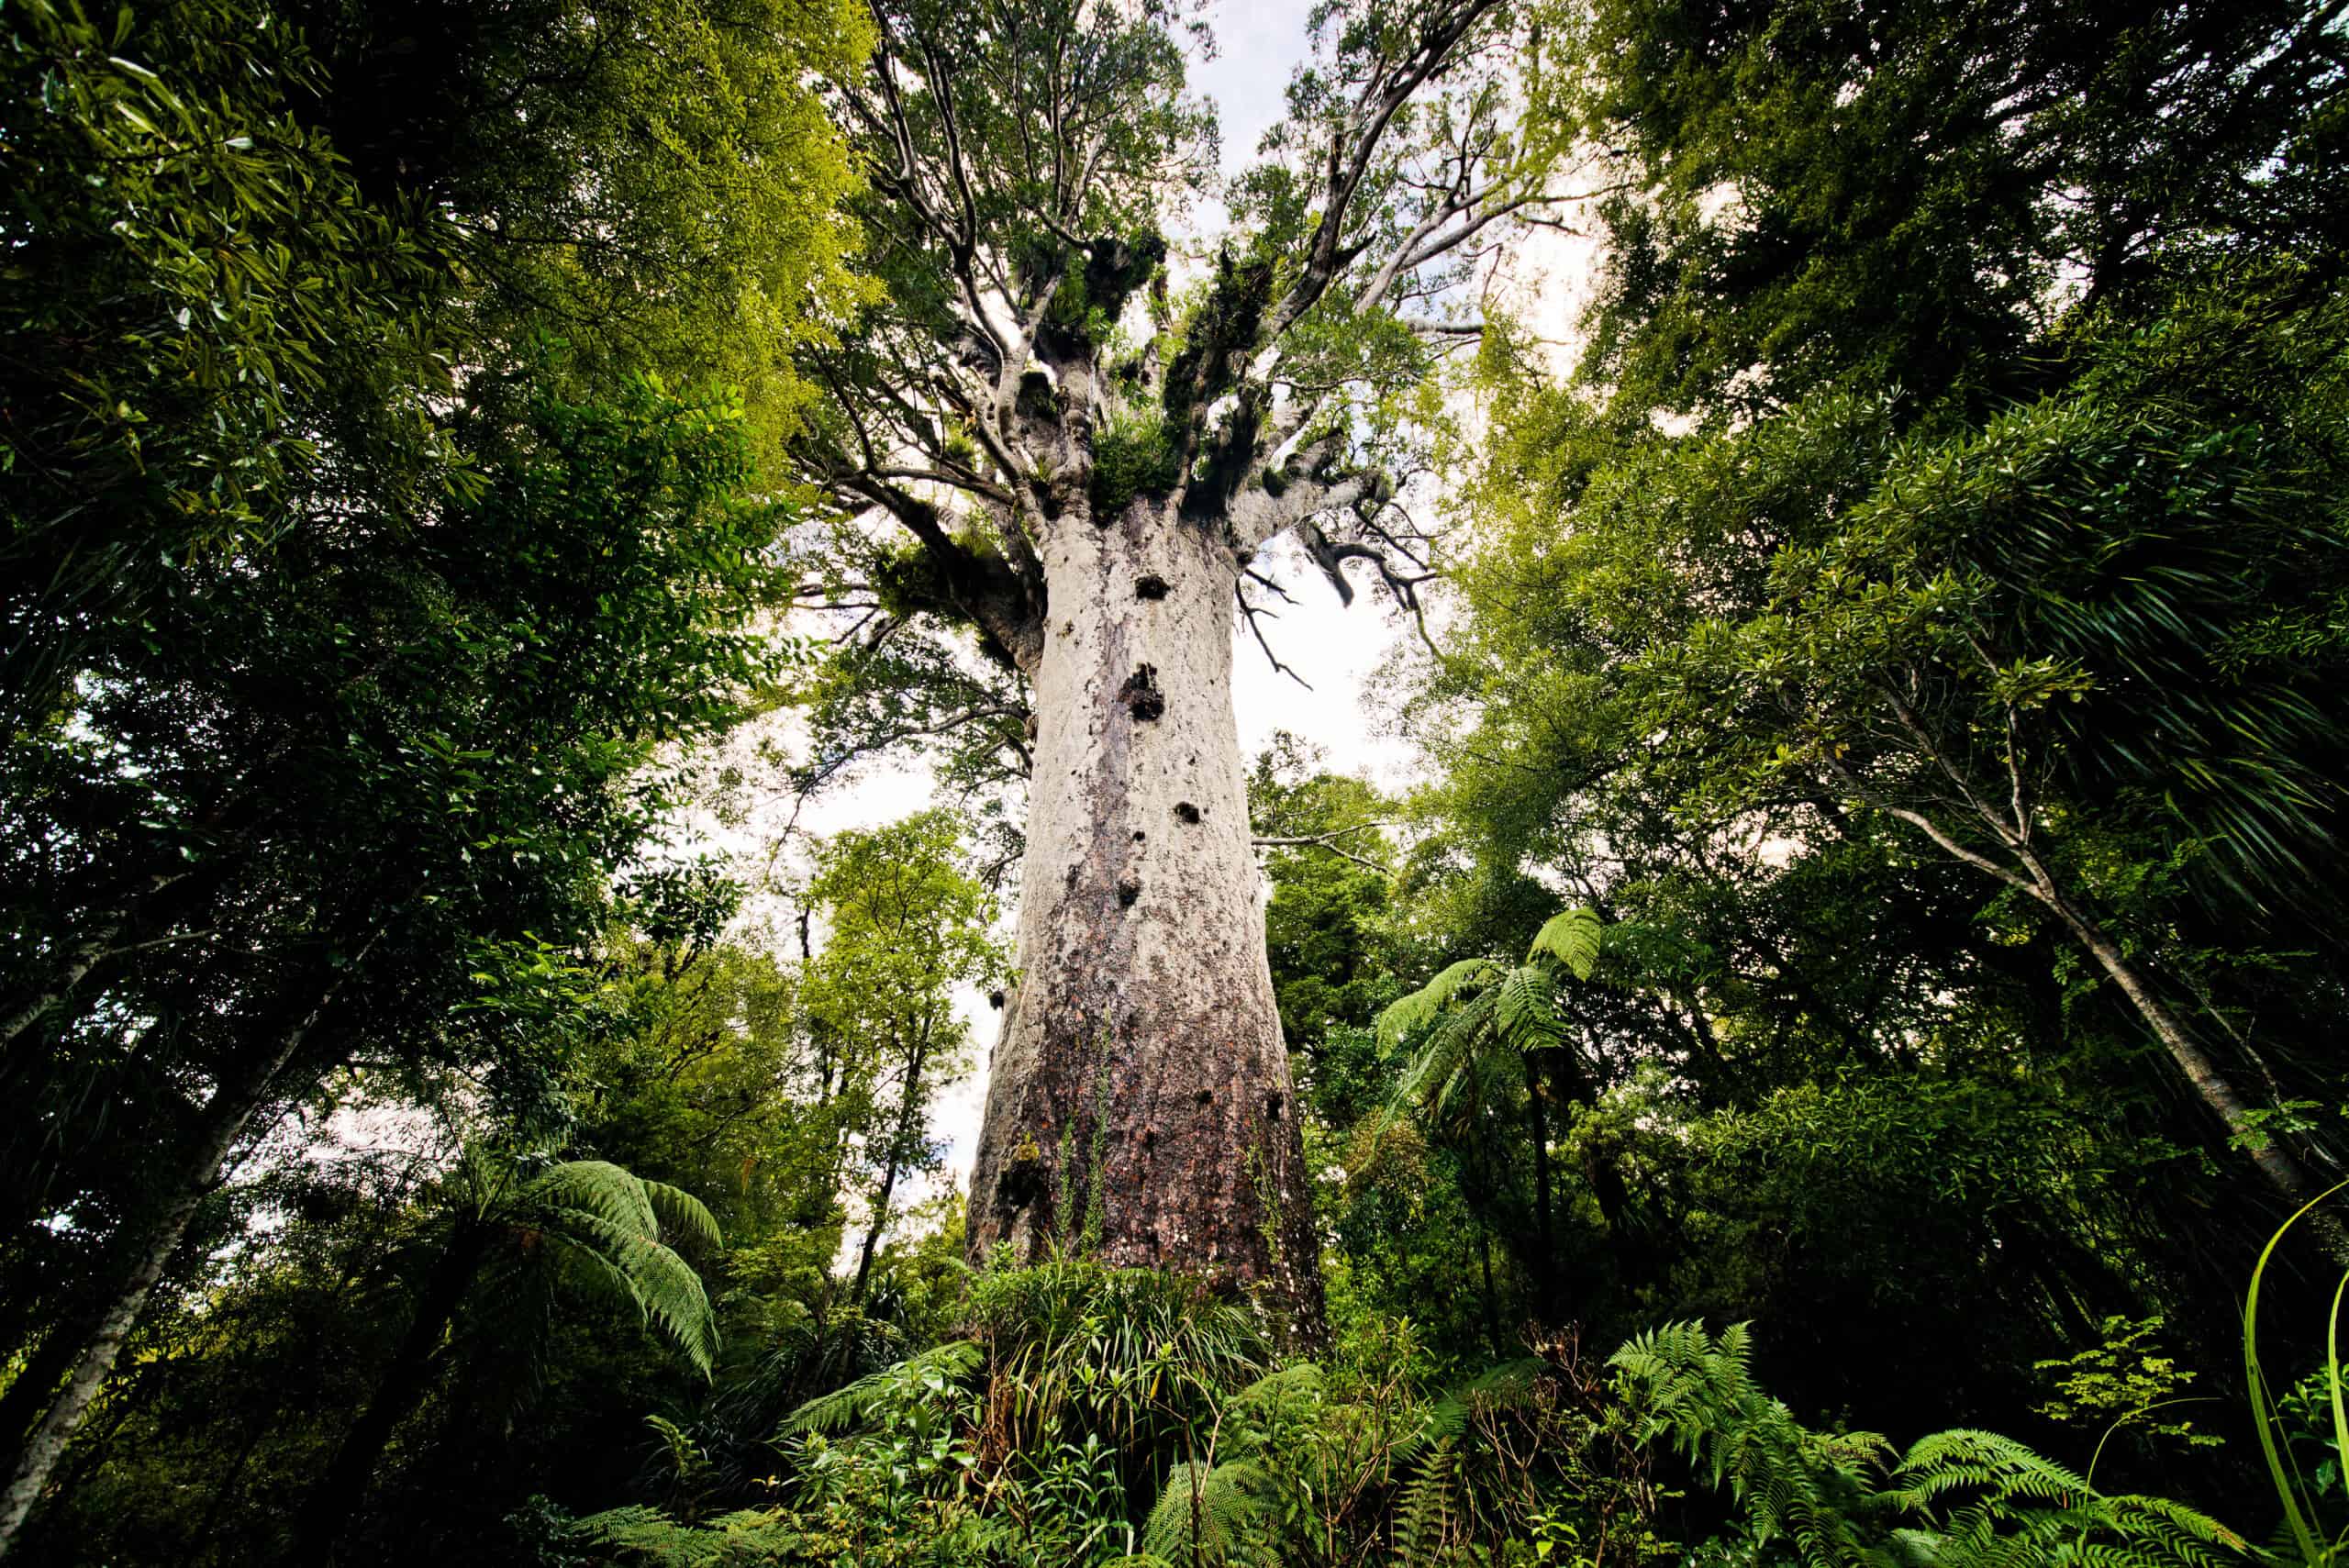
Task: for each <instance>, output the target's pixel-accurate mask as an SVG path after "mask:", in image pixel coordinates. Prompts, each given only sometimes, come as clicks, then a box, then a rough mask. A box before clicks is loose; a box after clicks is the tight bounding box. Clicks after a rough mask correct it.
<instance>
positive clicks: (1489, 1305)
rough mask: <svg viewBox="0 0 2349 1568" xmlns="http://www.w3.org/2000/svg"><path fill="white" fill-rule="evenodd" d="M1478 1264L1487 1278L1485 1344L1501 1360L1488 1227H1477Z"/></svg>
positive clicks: (1498, 1311)
mask: <svg viewBox="0 0 2349 1568" xmlns="http://www.w3.org/2000/svg"><path fill="white" fill-rule="evenodd" d="M1476 1262H1477V1266H1478V1267H1479V1268H1480V1269H1482V1270H1483V1272H1484V1276H1485V1343H1486V1344H1487V1345H1489V1346H1490V1347H1491V1348H1492V1352H1493V1359H1494V1360H1495V1361H1498V1360H1500V1359H1501V1303H1500V1297H1499V1296H1496V1295H1494V1294H1493V1232H1492V1228H1491V1227H1490V1226H1486V1225H1482V1224H1480V1225H1478V1226H1477V1227H1476Z"/></svg>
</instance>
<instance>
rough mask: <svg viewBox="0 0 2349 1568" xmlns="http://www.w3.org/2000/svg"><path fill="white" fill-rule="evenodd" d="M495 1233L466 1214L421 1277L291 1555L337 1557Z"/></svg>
mask: <svg viewBox="0 0 2349 1568" xmlns="http://www.w3.org/2000/svg"><path fill="white" fill-rule="evenodd" d="M494 1233H495V1232H494V1230H493V1229H492V1228H491V1227H489V1226H486V1225H482V1224H476V1223H470V1222H468V1223H465V1224H463V1225H462V1228H461V1229H459V1230H458V1231H457V1233H456V1234H455V1235H454V1236H451V1238H450V1239H449V1245H448V1246H447V1248H446V1249H444V1250H443V1251H441V1253H440V1261H439V1262H435V1263H434V1264H433V1265H432V1273H431V1275H430V1277H429V1278H428V1279H427V1280H426V1281H425V1284H424V1291H423V1294H422V1295H420V1296H417V1302H416V1312H415V1315H414V1316H413V1317H411V1318H409V1319H408V1323H407V1331H406V1333H404V1334H402V1335H401V1336H400V1342H399V1348H398V1349H396V1350H395V1351H393V1352H392V1359H391V1362H389V1364H387V1365H386V1366H385V1367H384V1375H383V1378H382V1380H381V1381H380V1382H378V1383H377V1384H376V1385H375V1392H374V1394H373V1396H370V1397H369V1398H368V1401H367V1407H366V1408H365V1409H363V1410H362V1411H361V1412H360V1413H359V1419H358V1420H357V1421H355V1422H353V1423H352V1424H351V1430H350V1431H348V1432H346V1433H344V1434H343V1439H342V1443H341V1446H340V1447H339V1448H337V1449H336V1450H335V1455H334V1460H333V1462H331V1463H329V1464H328V1466H327V1468H326V1472H325V1473H324V1474H322V1475H320V1476H319V1477H318V1480H317V1485H313V1486H312V1487H311V1488H310V1495H309V1499H308V1501H307V1502H306V1503H305V1504H304V1505H303V1508H302V1518H301V1521H300V1523H299V1524H298V1525H297V1526H296V1527H295V1538H294V1552H293V1555H292V1557H291V1559H290V1561H292V1562H298V1563H301V1564H303V1565H304V1568H314V1565H317V1564H324V1563H327V1562H332V1561H333V1560H334V1554H335V1549H336V1548H337V1546H338V1545H339V1544H340V1541H341V1539H342V1531H343V1527H344V1526H345V1525H347V1524H349V1523H350V1521H351V1516H352V1515H353V1514H355V1513H357V1512H358V1511H359V1508H360V1506H361V1505H362V1504H363V1503H364V1502H365V1501H366V1498H367V1490H368V1485H369V1483H370V1482H372V1481H373V1479H374V1476H375V1466H376V1465H377V1463H379V1462H381V1461H382V1459H383V1457H384V1449H385V1448H386V1447H387V1446H389V1444H390V1443H391V1440H392V1434H393V1433H394V1432H395V1431H397V1430H398V1429H399V1424H400V1423H401V1422H402V1421H404V1420H406V1418H407V1417H408V1413H409V1412H410V1411H412V1410H414V1409H415V1408H416V1407H417V1401H419V1400H421V1399H422V1398H423V1397H424V1391H425V1389H426V1388H427V1387H428V1386H429V1385H430V1383H431V1379H432V1357H433V1354H434V1352H435V1351H438V1350H439V1349H440V1337H441V1336H442V1335H443V1334H444V1333H446V1332H447V1331H448V1328H449V1324H450V1322H451V1320H452V1319H453V1318H455V1317H456V1316H457V1308H458V1307H462V1306H463V1305H464V1301H465V1292H466V1291H468V1290H470V1289H471V1288H472V1287H473V1276H474V1275H475V1274H477V1273H480V1272H481V1265H482V1260H483V1258H484V1257H485V1256H486V1255H487V1254H488V1251H489V1243H490V1240H491V1237H492V1236H493V1235H494Z"/></svg>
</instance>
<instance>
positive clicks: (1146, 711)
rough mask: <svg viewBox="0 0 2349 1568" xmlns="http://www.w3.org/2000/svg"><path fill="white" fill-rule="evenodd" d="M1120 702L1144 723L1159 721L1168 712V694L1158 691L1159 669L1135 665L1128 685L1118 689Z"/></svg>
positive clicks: (1128, 677)
mask: <svg viewBox="0 0 2349 1568" xmlns="http://www.w3.org/2000/svg"><path fill="white" fill-rule="evenodd" d="M1118 700H1119V702H1121V703H1124V704H1125V705H1126V711H1127V712H1128V713H1130V714H1132V715H1133V716H1134V717H1135V718H1136V719H1137V720H1139V721H1141V722H1142V723H1145V724H1147V723H1150V722H1152V721H1153V720H1155V719H1157V718H1158V717H1160V716H1161V715H1162V714H1163V713H1164V712H1165V711H1166V694H1165V693H1163V692H1162V691H1160V690H1159V689H1158V670H1157V667H1156V666H1155V665H1151V664H1137V665H1135V666H1134V673H1132V674H1130V675H1128V676H1127V677H1126V684H1124V685H1122V686H1119V688H1118Z"/></svg>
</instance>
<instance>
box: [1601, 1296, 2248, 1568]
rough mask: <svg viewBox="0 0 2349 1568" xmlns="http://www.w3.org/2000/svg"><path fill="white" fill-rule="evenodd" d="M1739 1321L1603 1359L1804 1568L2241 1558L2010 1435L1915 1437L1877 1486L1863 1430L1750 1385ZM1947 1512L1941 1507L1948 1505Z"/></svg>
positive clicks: (1633, 1401) (1680, 1330)
mask: <svg viewBox="0 0 2349 1568" xmlns="http://www.w3.org/2000/svg"><path fill="white" fill-rule="evenodd" d="M1751 1351H1752V1347H1751V1344H1750V1342H1749V1341H1748V1340H1747V1338H1746V1336H1745V1333H1744V1330H1743V1329H1742V1328H1732V1329H1727V1330H1725V1331H1724V1332H1723V1333H1722V1334H1721V1335H1720V1338H1719V1339H1717V1340H1716V1339H1713V1338H1712V1337H1710V1336H1709V1335H1708V1334H1707V1333H1706V1332H1705V1329H1704V1327H1703V1325H1701V1324H1696V1323H1672V1324H1666V1325H1665V1326H1664V1327H1663V1328H1661V1329H1655V1330H1653V1332H1651V1333H1646V1334H1642V1335H1640V1336H1639V1337H1638V1338H1636V1339H1634V1340H1631V1341H1630V1342H1629V1343H1627V1344H1625V1345H1624V1346H1623V1348H1622V1349H1621V1350H1620V1351H1617V1352H1616V1353H1615V1355H1614V1357H1613V1358H1612V1359H1611V1360H1610V1361H1609V1363H1608V1364H1609V1365H1610V1366H1611V1367H1613V1368H1614V1369H1615V1373H1616V1390H1617V1393H1618V1394H1619V1395H1620V1396H1621V1397H1622V1398H1623V1400H1624V1402H1625V1404H1626V1405H1627V1406H1628V1407H1630V1408H1631V1411H1632V1413H1633V1415H1634V1417H1635V1418H1636V1419H1637V1420H1638V1421H1639V1422H1640V1425H1639V1427H1638V1428H1637V1429H1636V1430H1637V1433H1638V1437H1639V1440H1641V1441H1642V1442H1646V1441H1651V1440H1655V1439H1657V1438H1668V1439H1669V1440H1671V1442H1672V1444H1673V1446H1674V1447H1675V1448H1676V1449H1678V1450H1679V1451H1681V1452H1682V1453H1683V1454H1684V1455H1685V1456H1686V1457H1687V1459H1688V1460H1689V1462H1691V1464H1692V1465H1694V1466H1695V1467H1696V1469H1697V1471H1698V1474H1699V1475H1700V1476H1701V1477H1702V1478H1704V1479H1705V1480H1707V1481H1709V1483H1710V1484H1711V1485H1714V1486H1716V1487H1720V1486H1726V1487H1727V1488H1729V1490H1730V1491H1731V1494H1732V1496H1735V1497H1736V1498H1737V1499H1738V1500H1739V1501H1740V1502H1741V1503H1742V1504H1743V1505H1744V1507H1745V1512H1746V1516H1747V1518H1748V1519H1749V1520H1750V1521H1751V1522H1752V1524H1753V1527H1754V1528H1755V1529H1756V1531H1757V1532H1758V1533H1759V1534H1761V1535H1763V1536H1764V1537H1765V1538H1766V1537H1769V1536H1783V1537H1785V1538H1786V1539H1787V1540H1790V1541H1791V1542H1792V1543H1793V1544H1794V1545H1795V1546H1796V1547H1797V1548H1798V1551H1799V1552H1800V1554H1801V1558H1802V1561H1803V1562H1805V1563H1806V1564H1807V1565H1808V1568H1891V1565H1894V1564H1898V1565H1901V1568H1924V1565H1931V1568H2003V1565H2009V1564H2011V1565H2014V1568H2037V1565H2039V1564H2043V1563H2049V1562H2067V1563H2076V1564H2081V1565H2082V1568H2087V1565H2091V1564H2094V1565H2099V1568H2101V1565H2110V1568H2122V1565H2124V1564H2125V1565H2127V1568H2222V1565H2225V1564H2243V1563H2245V1562H2249V1561H2250V1554H2249V1548H2248V1546H2247V1545H2246V1543H2245V1542H2244V1540H2243V1538H2242V1537H2241V1536H2239V1535H2237V1534H2236V1533H2235V1532H2234V1531H2232V1530H2231V1529H2227V1528H2226V1527H2225V1526H2224V1525H2221V1524H2220V1523H2219V1522H2218V1521H2217V1520H2215V1519H2212V1518H2209V1517H2208V1516H2206V1515H2203V1514H2200V1513H2198V1512H2196V1511H2195V1510H2194V1509H2192V1508H2189V1507H2186V1506H2184V1505H2183V1504H2180V1503H2173V1502H2169V1501H2167V1500H2165V1499H2163V1498H2159V1497H2141V1496H2104V1495H2102V1494H2100V1493H2099V1492H2097V1491H2096V1490H2095V1489H2094V1488H2093V1487H2091V1486H2090V1485H2088V1484H2087V1481H2086V1480H2084V1479H2083V1478H2082V1477H2080V1476H2079V1475H2077V1474H2075V1473H2073V1472H2071V1471H2070V1470H2067V1469H2065V1467H2064V1466H2062V1465H2060V1464H2057V1463H2055V1462H2054V1461H2053V1460H2050V1459H2047V1458H2044V1457H2043V1456H2042V1455H2040V1454H2038V1453H2035V1452H2033V1451H2032V1450H2031V1449H2029V1448H2026V1447H2025V1446H2024V1445H2022V1444H2021V1443H2019V1442H2017V1441H2015V1440H2013V1439H2011V1438H2005V1437H2000V1436H1998V1434H1997V1433H1995V1432H1983V1431H1974V1430H1968V1429H1958V1430H1953V1431H1945V1432H1936V1433H1934V1434H1932V1436H1930V1437H1927V1438H1924V1439H1921V1440H1919V1441H1918V1442H1917V1443H1916V1444H1915V1445H1914V1446H1913V1447H1911V1448H1910V1449H1909V1451H1908V1452H1907V1453H1906V1454H1905V1455H1903V1456H1902V1457H1901V1459H1900V1461H1899V1462H1898V1464H1897V1465H1895V1466H1894V1467H1893V1468H1892V1472H1891V1474H1890V1476H1889V1480H1888V1484H1887V1485H1885V1486H1884V1487H1883V1488H1882V1489H1880V1490H1879V1489H1876V1488H1875V1487H1874V1486H1873V1485H1871V1480H1872V1477H1873V1475H1874V1473H1876V1470H1877V1467H1878V1466H1879V1465H1881V1464H1882V1463H1883V1462H1884V1461H1885V1459H1886V1457H1887V1455H1888V1453H1889V1450H1888V1448H1887V1445H1886V1444H1885V1441H1884V1440H1883V1439H1882V1438H1879V1437H1877V1436H1876V1435H1875V1434H1874V1433H1869V1432H1854V1433H1824V1432H1814V1431H1811V1430H1809V1429H1807V1428H1805V1427H1803V1426H1802V1425H1801V1424H1800V1423H1799V1422H1798V1421H1796V1420H1795V1418H1794V1417H1793V1416H1792V1414H1791V1413H1790V1412H1788V1410H1787V1407H1786V1406H1785V1405H1783V1404H1781V1403H1780V1402H1778V1401H1777V1400H1776V1399H1773V1398H1771V1397H1770V1396H1768V1395H1766V1394H1765V1393H1764V1392H1763V1391H1762V1389H1761V1387H1760V1386H1759V1385H1757V1384H1755V1383H1754V1381H1753V1373H1752V1368H1751V1364H1750V1363H1751ZM1943 1510H1946V1514H1945V1517H1944V1516H1943Z"/></svg>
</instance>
